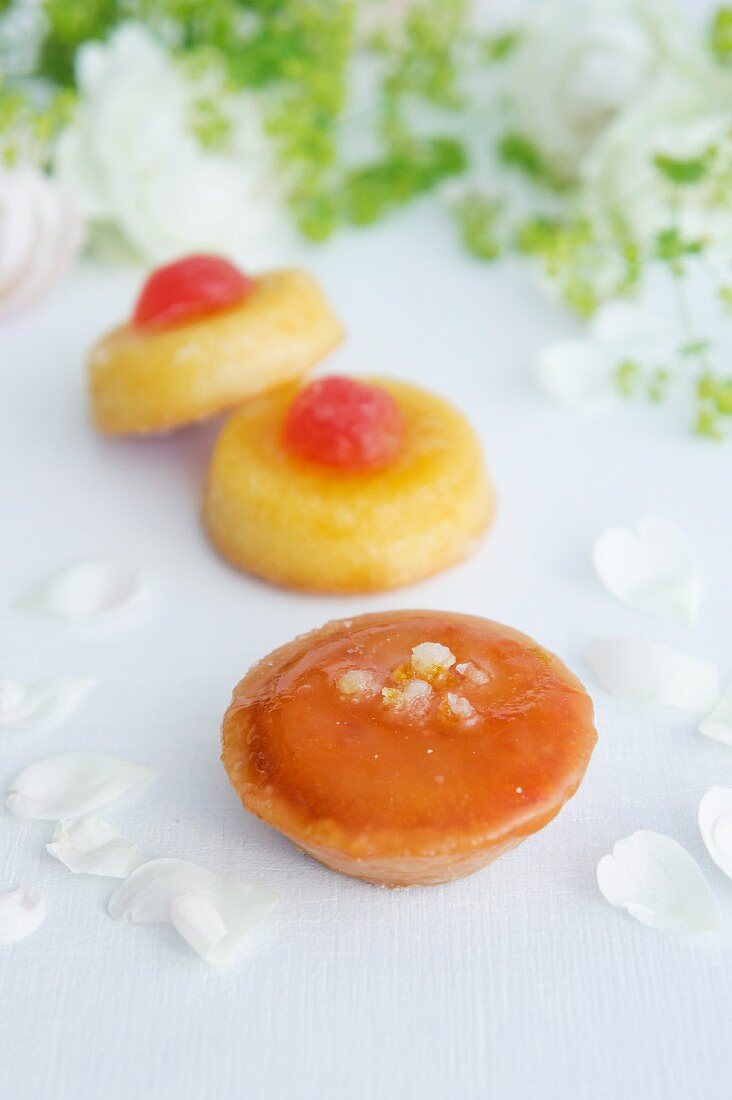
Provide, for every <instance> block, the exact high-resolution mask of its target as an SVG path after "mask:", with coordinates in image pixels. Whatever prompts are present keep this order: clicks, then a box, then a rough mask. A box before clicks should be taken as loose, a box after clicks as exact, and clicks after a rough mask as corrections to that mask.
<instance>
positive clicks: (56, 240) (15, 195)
mask: <svg viewBox="0 0 732 1100" xmlns="http://www.w3.org/2000/svg"><path fill="white" fill-rule="evenodd" d="M83 236H84V234H83V227H82V223H81V220H80V218H79V215H78V214H77V212H76V210H75V208H74V207H73V206H72V204H71V202H70V200H69V198H68V197H67V195H66V194H65V193H64V191H63V190H62V189H61V188H60V187H59V186H58V184H57V183H55V182H54V181H53V180H50V179H48V177H47V176H44V174H43V173H42V172H40V171H38V169H37V168H32V167H30V166H29V165H24V166H21V167H19V168H0V318H2V317H4V316H6V315H8V314H11V313H15V312H16V311H17V310H20V309H22V308H24V307H25V306H28V305H30V304H31V303H32V302H34V301H35V300H36V299H37V298H40V297H41V295H42V294H44V293H45V291H47V290H48V289H50V287H52V286H53V285H54V283H56V282H58V280H59V279H60V278H61V276H62V275H64V274H65V272H66V271H67V269H68V268H69V267H70V266H71V264H72V262H73V260H74V258H75V257H76V254H77V253H78V251H79V249H80V247H81V244H82V240H83Z"/></svg>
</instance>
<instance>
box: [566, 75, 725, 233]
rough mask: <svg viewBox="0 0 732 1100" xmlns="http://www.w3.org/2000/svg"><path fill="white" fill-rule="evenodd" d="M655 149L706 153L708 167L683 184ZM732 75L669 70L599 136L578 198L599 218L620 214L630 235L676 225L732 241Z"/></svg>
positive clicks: (675, 154) (681, 154) (678, 155)
mask: <svg viewBox="0 0 732 1100" xmlns="http://www.w3.org/2000/svg"><path fill="white" fill-rule="evenodd" d="M658 155H661V156H666V157H670V158H672V159H674V160H681V161H684V160H695V159H697V158H705V157H706V158H707V160H708V167H707V169H706V173H705V175H704V176H703V177H702V178H701V179H700V180H699V182H698V183H695V184H693V186H683V187H682V186H678V185H676V184H674V183H673V182H672V181H670V180H669V179H667V178H666V177H665V176H664V175H663V174H662V173H661V172H660V171H659V170H658V168H657V167H656V164H655V160H654V158H655V157H656V156H658ZM731 179H732V79H731V78H730V77H729V76H727V75H726V74H723V73H721V72H720V73H716V72H714V71H712V70H711V69H710V70H709V71H708V72H706V73H704V72H696V71H692V72H689V73H688V74H686V73H684V74H681V73H680V74H671V73H666V74H664V75H663V76H662V77H660V78H659V79H658V80H657V81H656V82H655V83H654V84H653V85H652V86H651V87H649V88H648V89H646V91H645V92H644V94H643V95H642V96H641V97H640V98H639V100H638V101H637V103H636V104H635V105H634V106H633V107H631V108H630V109H629V110H627V111H626V112H625V113H624V114H623V115H622V116H621V117H620V118H618V119H617V120H616V121H615V122H614V123H613V125H612V126H611V127H609V128H608V129H607V130H606V131H605V133H604V134H603V135H602V137H600V138H599V140H598V141H597V143H596V144H595V146H594V147H593V149H592V151H591V152H590V154H589V155H588V157H587V158H586V160H585V163H584V165H583V168H582V187H581V203H582V206H583V208H584V210H585V212H586V213H587V214H588V215H589V216H590V218H592V219H593V220H594V221H595V222H597V223H602V222H603V221H605V222H606V223H607V221H608V220H609V219H611V218H613V217H617V215H618V214H620V215H621V216H622V218H623V220H624V221H625V223H626V225H627V227H628V228H629V230H630V232H631V233H632V234H633V236H634V237H635V238H636V239H637V240H639V241H641V242H645V243H648V242H651V241H652V240H653V239H654V238H655V236H656V235H657V233H658V232H659V230H662V229H667V228H669V227H671V226H672V225H675V226H676V227H677V228H678V229H679V231H680V232H681V233H682V234H683V235H684V236H685V237H688V238H693V239H695V238H699V237H702V238H706V239H708V240H709V241H710V242H711V243H712V244H716V245H720V246H722V247H732V207H731V205H730V201H729V191H730V180H731Z"/></svg>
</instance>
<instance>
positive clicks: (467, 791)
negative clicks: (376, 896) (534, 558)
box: [222, 611, 597, 886]
mask: <svg viewBox="0 0 732 1100" xmlns="http://www.w3.org/2000/svg"><path fill="white" fill-rule="evenodd" d="M596 739H597V735H596V732H595V728H594V724H593V709H592V703H591V701H590V698H589V696H588V695H587V693H586V692H585V690H584V688H583V687H582V685H581V683H580V682H579V680H578V679H577V678H576V677H575V676H574V675H573V674H572V673H571V672H570V671H569V669H567V668H566V667H565V666H564V665H563V664H562V662H561V661H560V660H559V659H558V658H557V657H555V656H554V655H553V654H551V653H549V652H548V651H547V650H545V649H543V648H542V647H541V646H539V645H537V643H536V642H534V641H532V640H531V639H530V638H527V637H526V636H525V635H523V634H520V633H519V632H518V631H516V630H512V629H511V628H510V627H507V626H502V625H501V624H499V623H495V622H491V621H489V620H487V619H481V618H477V617H475V616H472V615H459V614H450V613H443V612H436V611H396V612H385V613H380V614H370V615H362V616H360V617H358V618H354V619H346V620H341V621H338V622H332V623H328V624H327V625H326V626H324V627H322V628H321V629H319V630H315V631H313V632H312V633H310V634H306V635H304V636H303V637H301V638H297V639H295V641H293V642H290V643H289V644H288V645H285V646H283V647H282V648H280V649H277V650H275V651H274V652H273V653H271V654H270V655H269V656H268V657H265V658H264V659H263V660H262V661H260V662H259V663H258V664H256V665H255V666H254V667H253V668H252V669H251V670H250V671H249V672H248V673H247V675H246V676H245V677H244V679H243V680H242V681H241V683H240V684H239V685H238V686H237V687H236V688H235V690H234V694H233V698H232V701H231V705H230V706H229V709H228V710H227V712H226V715H225V718H224V723H223V755H222V759H223V762H224V765H225V767H226V770H227V772H228V774H229V777H230V779H231V782H232V784H233V785H234V787H235V788H236V790H237V792H238V793H239V796H240V797H241V800H242V802H243V803H244V805H245V806H246V808H247V809H248V810H251V812H252V813H254V814H256V815H257V816H258V817H260V818H262V819H263V820H264V821H266V822H268V823H269V824H270V825H273V826H274V827H275V828H276V829H279V830H280V832H282V833H284V834H285V836H287V837H289V838H290V839H291V840H292V841H294V843H295V844H296V845H297V846H298V847H300V848H302V849H303V850H304V851H306V852H308V853H309V854H310V855H311V856H314V857H315V859H317V860H319V861H320V862H321V863H324V864H325V865H326V866H327V867H330V868H331V869H333V870H336V871H341V872H343V873H344V874H347V875H353V876H356V877H357V878H362V879H366V880H367V881H369V882H373V883H378V884H383V885H387V886H405V885H410V884H423V885H427V884H432V883H440V882H446V881H448V880H450V879H454V878H460V877H462V876H464V875H469V874H472V873H473V872H474V871H477V870H479V869H480V868H481V867H483V866H485V865H486V864H488V863H490V862H492V861H493V860H494V859H496V857H497V856H499V855H501V853H503V852H506V851H508V850H509V849H511V848H514V847H515V846H516V845H517V844H519V843H520V842H521V841H522V840H524V839H525V838H526V837H527V836H529V835H530V834H531V833H534V832H536V831H537V830H538V829H541V828H543V827H544V826H545V825H546V824H548V822H550V821H551V820H552V818H553V817H554V816H555V815H556V814H557V813H558V812H559V810H560V809H561V808H562V806H563V805H564V803H565V802H566V801H567V800H568V799H569V798H570V797H571V796H572V795H573V794H574V793H575V791H576V790H577V787H578V786H579V783H580V781H581V779H582V777H583V775H584V772H585V769H586V767H587V765H588V763H589V760H590V756H591V754H592V750H593V748H594V745H595V742H596Z"/></svg>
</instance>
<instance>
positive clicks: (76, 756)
mask: <svg viewBox="0 0 732 1100" xmlns="http://www.w3.org/2000/svg"><path fill="white" fill-rule="evenodd" d="M153 775H155V771H154V769H153V768H147V767H145V766H144V765H142V764H130V763H128V761H126V760H120V759H119V758H118V757H116V756H102V755H101V754H99V753H95V752H68V753H63V754H62V755H60V756H49V757H47V758H46V759H45V760H39V761H37V762H36V763H35V764H31V765H30V766H29V767H27V768H26V769H25V770H24V771H22V772H21V773H20V775H16V777H15V779H14V780H13V781H12V783H11V784H10V787H9V788H8V809H9V810H10V811H11V813H14V814H15V816H16V817H29V818H36V819H37V820H41V821H63V820H65V819H67V818H71V817H83V816H84V815H85V814H91V813H94V811H95V810H98V809H99V808H100V807H101V806H106V804H107V803H108V802H113V801H114V799H115V798H119V797H120V796H121V795H123V794H126V793H127V792H128V791H131V790H132V789H133V788H134V787H137V786H139V784H140V783H144V782H145V780H146V779H150V778H151V776H153Z"/></svg>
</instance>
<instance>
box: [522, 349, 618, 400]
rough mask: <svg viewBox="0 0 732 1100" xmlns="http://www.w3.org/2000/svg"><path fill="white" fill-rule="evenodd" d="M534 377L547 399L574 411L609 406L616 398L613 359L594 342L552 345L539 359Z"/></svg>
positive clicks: (537, 357)
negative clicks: (589, 407)
mask: <svg viewBox="0 0 732 1100" xmlns="http://www.w3.org/2000/svg"><path fill="white" fill-rule="evenodd" d="M534 376H535V378H536V380H537V382H538V383H539V386H540V388H541V389H542V390H543V391H544V393H545V394H546V395H547V397H550V398H551V399H552V401H556V402H557V404H558V405H564V406H565V407H566V408H570V409H578V408H582V407H588V406H592V405H605V404H608V403H609V402H611V401H614V399H615V396H616V394H615V391H614V387H613V363H612V359H611V357H610V356H609V355H608V352H607V351H606V350H605V349H604V348H602V347H600V346H599V345H598V344H595V343H593V342H592V341H591V340H583V339H569V340H560V341H558V342H557V343H555V344H550V345H549V347H546V348H544V349H543V350H542V351H540V352H539V354H538V355H537V356H536V359H535V360H534Z"/></svg>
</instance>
